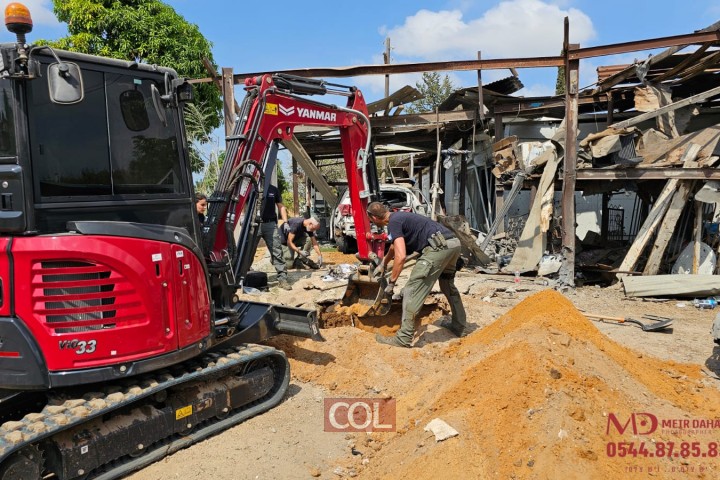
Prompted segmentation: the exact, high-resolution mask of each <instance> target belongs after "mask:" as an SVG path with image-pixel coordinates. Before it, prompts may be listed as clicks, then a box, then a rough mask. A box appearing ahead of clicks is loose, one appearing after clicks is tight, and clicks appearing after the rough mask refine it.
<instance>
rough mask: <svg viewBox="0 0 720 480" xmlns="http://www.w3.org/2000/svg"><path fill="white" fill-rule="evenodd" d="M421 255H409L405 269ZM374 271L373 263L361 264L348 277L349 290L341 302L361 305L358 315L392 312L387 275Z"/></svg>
mask: <svg viewBox="0 0 720 480" xmlns="http://www.w3.org/2000/svg"><path fill="white" fill-rule="evenodd" d="M419 256H420V254H418V253H413V254H411V255H408V256H407V258H406V260H405V264H404V265H403V270H404V269H405V268H407V267H409V266H410V265H412V263H410V260H414V259H416V258H417V257H419ZM374 273H375V272H374V270H373V268H372V266H371V265H360V266H358V270H357V272H356V273H354V274H353V275H352V276H351V277H350V278H349V279H348V286H347V290H345V294H344V295H343V298H342V300H341V302H340V304H341V305H343V306H345V307H349V306H351V305H360V307H359V310H361V311H357V312H356V314H357V316H358V317H371V316H378V315H387V314H388V312H390V307H391V306H392V295H388V294H387V293H385V288H386V287H387V285H388V282H387V278H386V277H385V275H381V276H379V277H378V276H376V275H375V274H374ZM388 273H389V272H388Z"/></svg>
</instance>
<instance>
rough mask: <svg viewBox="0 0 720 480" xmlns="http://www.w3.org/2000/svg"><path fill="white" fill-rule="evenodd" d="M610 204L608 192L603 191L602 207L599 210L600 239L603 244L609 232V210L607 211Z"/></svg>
mask: <svg viewBox="0 0 720 480" xmlns="http://www.w3.org/2000/svg"><path fill="white" fill-rule="evenodd" d="M609 204H610V194H609V193H603V194H602V207H600V208H601V210H600V216H601V217H600V218H601V220H600V238H601V239H602V242H603V244H606V243H607V241H608V236H609V235H608V234H609V233H610V232H609V230H610V212H608V208H609Z"/></svg>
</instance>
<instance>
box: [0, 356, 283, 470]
mask: <svg viewBox="0 0 720 480" xmlns="http://www.w3.org/2000/svg"><path fill="white" fill-rule="evenodd" d="M289 381H290V368H289V364H288V361H287V358H286V357H285V354H284V353H283V352H281V351H279V350H276V349H274V348H271V347H265V346H261V345H254V344H245V345H241V346H238V347H233V348H226V349H224V350H221V351H218V352H213V353H208V354H205V355H203V356H201V357H198V358H197V359H193V360H191V361H188V362H185V363H183V364H180V365H176V366H174V367H172V368H168V369H165V370H160V371H157V372H153V373H152V374H147V375H141V376H138V377H133V378H129V379H125V380H122V381H118V382H115V383H109V384H105V385H102V386H97V385H96V386H94V388H85V389H79V388H75V389H74V390H72V391H70V390H64V391H51V392H49V393H48V394H47V404H46V405H45V406H44V407H43V408H42V409H40V410H39V411H36V412H31V413H27V414H26V415H25V416H24V417H23V418H22V419H20V420H17V421H8V422H5V423H4V424H2V425H1V426H0V480H19V479H22V480H35V479H40V478H44V479H49V478H58V479H61V480H71V479H75V478H80V479H82V480H89V479H102V480H110V479H114V478H120V477H122V476H125V475H127V474H129V473H130V472H132V471H135V470H138V469H140V468H143V467H145V466H147V465H149V464H151V463H153V462H156V461H158V460H160V459H161V458H163V457H165V456H166V455H170V454H172V453H174V452H176V451H178V450H180V449H182V448H185V447H187V446H189V445H192V444H193V443H195V442H198V441H200V440H203V439H205V438H207V437H209V436H211V435H214V434H215V433H218V432H220V431H223V430H226V429H228V428H230V427H232V426H234V425H236V424H238V423H240V422H242V421H243V420H245V419H247V418H250V417H252V416H254V415H257V414H259V413H261V412H264V411H266V410H268V409H270V408H272V407H274V406H275V405H277V404H278V403H280V401H281V400H282V398H283V396H284V395H285V392H286V390H287V387H288V384H289Z"/></svg>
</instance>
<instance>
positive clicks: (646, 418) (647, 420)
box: [605, 412, 658, 435]
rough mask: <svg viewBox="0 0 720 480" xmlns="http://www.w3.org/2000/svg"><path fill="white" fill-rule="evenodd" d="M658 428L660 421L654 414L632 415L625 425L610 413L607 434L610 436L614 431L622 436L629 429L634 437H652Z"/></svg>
mask: <svg viewBox="0 0 720 480" xmlns="http://www.w3.org/2000/svg"><path fill="white" fill-rule="evenodd" d="M657 427H658V419H657V417H656V416H655V415H653V414H652V413H645V412H642V413H631V414H630V418H628V419H627V420H626V421H625V423H623V422H622V421H620V419H618V417H617V416H616V415H615V414H614V413H609V414H608V421H607V427H606V428H605V434H606V435H609V434H610V432H611V431H612V430H614V431H616V432H617V433H619V434H620V435H622V434H624V433H625V431H626V430H627V429H628V428H629V429H630V432H631V433H632V434H633V435H650V434H651V433H653V432H654V431H655V430H657Z"/></svg>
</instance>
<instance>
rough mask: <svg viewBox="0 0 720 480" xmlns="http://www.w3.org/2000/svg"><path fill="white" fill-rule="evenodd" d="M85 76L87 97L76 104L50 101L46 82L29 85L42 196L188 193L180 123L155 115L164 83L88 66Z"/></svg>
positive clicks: (171, 117) (64, 198)
mask: <svg viewBox="0 0 720 480" xmlns="http://www.w3.org/2000/svg"><path fill="white" fill-rule="evenodd" d="M83 77H84V78H83V79H84V83H85V98H84V99H83V101H82V102H79V103H75V104H72V105H61V104H57V103H53V102H51V101H49V100H50V99H49V98H48V93H47V86H45V85H43V83H42V82H39V81H35V82H30V84H29V102H30V108H29V115H28V117H29V121H30V132H31V138H33V139H34V141H33V142H32V147H31V149H32V163H33V169H34V173H35V177H36V182H37V185H38V187H39V188H38V189H37V190H36V192H37V194H38V195H36V196H39V199H38V200H41V201H50V202H53V201H79V200H87V197H105V196H107V197H113V196H117V195H173V194H175V195H179V194H183V193H184V192H185V187H184V184H183V175H182V172H181V163H180V154H181V145H179V140H178V137H179V136H178V134H177V132H178V129H177V126H176V120H175V116H174V115H173V114H171V113H170V112H167V115H166V122H163V121H161V119H159V118H158V116H157V114H156V113H155V110H154V108H155V107H154V105H153V102H152V93H151V87H152V85H156V86H157V82H156V81H155V80H153V79H149V78H143V77H142V76H139V75H136V74H127V73H111V72H100V71H95V70H92V69H91V68H87V67H86V68H83ZM158 81H162V79H158Z"/></svg>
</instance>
